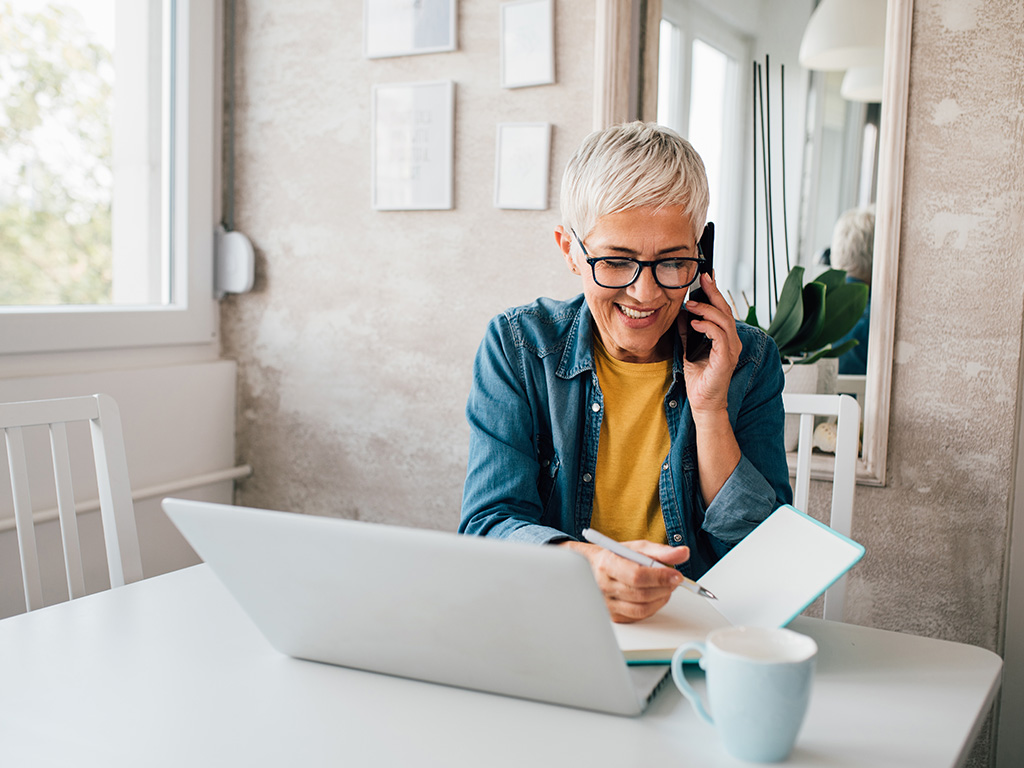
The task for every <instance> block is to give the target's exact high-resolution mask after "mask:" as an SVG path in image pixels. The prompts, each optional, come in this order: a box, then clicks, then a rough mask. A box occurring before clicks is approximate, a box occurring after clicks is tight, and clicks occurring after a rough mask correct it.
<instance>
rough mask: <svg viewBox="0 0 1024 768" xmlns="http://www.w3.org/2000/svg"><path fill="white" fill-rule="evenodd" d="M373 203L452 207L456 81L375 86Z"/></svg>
mask: <svg viewBox="0 0 1024 768" xmlns="http://www.w3.org/2000/svg"><path fill="white" fill-rule="evenodd" d="M372 109H373V118H372V122H373V137H372V138H373V140H372V145H373V158H372V166H373V171H372V173H373V183H372V188H373V192H372V194H373V207H374V208H375V209H376V210H378V211H424V210H447V209H450V208H452V207H453V201H454V196H453V189H452V187H453V172H454V151H455V141H454V137H455V130H454V119H455V83H454V82H452V81H451V80H441V81H436V82H422V83H398V84H387V85H375V86H374V87H373V108H372Z"/></svg>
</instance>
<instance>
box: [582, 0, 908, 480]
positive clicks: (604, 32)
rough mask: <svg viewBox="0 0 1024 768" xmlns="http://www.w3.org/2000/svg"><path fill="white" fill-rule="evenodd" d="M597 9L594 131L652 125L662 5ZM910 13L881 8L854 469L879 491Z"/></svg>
mask: <svg viewBox="0 0 1024 768" xmlns="http://www.w3.org/2000/svg"><path fill="white" fill-rule="evenodd" d="M596 1H597V9H596V17H595V24H594V27H595V34H596V38H595V42H594V128H595V130H597V129H600V128H604V127H607V126H609V125H614V124H615V123H621V122H625V121H627V120H634V119H643V120H654V119H655V115H656V114H657V62H658V26H659V21H660V19H661V0H596ZM913 11H914V2H913V0H889V2H888V4H887V8H886V27H885V68H884V74H883V81H882V104H883V105H885V106H884V108H883V109H882V116H881V124H880V126H879V147H878V189H877V194H876V203H875V247H874V262H873V265H872V277H871V326H870V330H869V336H868V345H869V346H868V366H867V371H868V373H867V377H866V381H865V398H864V399H865V403H864V410H863V418H864V435H863V448H862V450H861V458H860V459H858V462H857V465H858V466H857V482H858V483H861V484H864V485H877V486H881V485H885V480H886V476H885V472H886V453H887V450H888V445H889V398H890V394H891V391H892V355H893V346H894V341H895V334H896V284H897V273H898V268H899V251H900V225H901V220H900V218H901V213H902V207H903V162H904V156H905V149H906V134H907V95H908V93H909V90H910V42H911V27H912V21H913ZM622 62H626V65H625V66H624V65H623V64H622ZM815 460H816V465H815V466H812V477H815V478H820V479H827V480H831V479H832V472H831V467H829V466H828V465H830V464H831V463H832V462H831V460H830V458H829V457H824V456H815Z"/></svg>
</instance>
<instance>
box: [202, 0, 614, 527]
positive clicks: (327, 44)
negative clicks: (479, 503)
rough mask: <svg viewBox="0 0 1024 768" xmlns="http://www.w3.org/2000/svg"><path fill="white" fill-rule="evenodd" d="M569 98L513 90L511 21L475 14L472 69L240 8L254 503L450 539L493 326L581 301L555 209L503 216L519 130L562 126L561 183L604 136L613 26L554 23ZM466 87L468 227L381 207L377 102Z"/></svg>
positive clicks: (345, 1) (278, 9)
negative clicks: (375, 198) (251, 258)
mask: <svg viewBox="0 0 1024 768" xmlns="http://www.w3.org/2000/svg"><path fill="white" fill-rule="evenodd" d="M557 6H558V7H557V10H556V33H555V39H556V45H557V46H558V48H559V54H558V60H557V72H556V75H557V84H555V85H548V86H540V87H534V88H525V89H516V90H503V89H502V88H500V86H499V75H500V72H499V55H498V54H499V40H498V33H499V16H498V11H499V4H498V3H497V2H494V0H461V1H460V2H459V3H458V37H459V45H458V51H456V52H452V53H442V54H430V55H421V56H410V57H402V58H393V59H377V60H372V61H371V60H367V59H365V58H364V57H363V54H362V7H363V3H362V0H342V1H341V2H338V1H337V0H331V1H330V2H328V1H326V0H325V1H324V2H313V1H312V0H304V1H303V2H301V3H280V2H271V1H270V0H266V1H264V2H255V1H252V0H249V1H241V2H239V3H238V4H237V7H238V15H237V41H236V68H235V72H236V77H237V81H236V101H237V110H236V115H235V134H234V140H235V157H236V183H235V192H236V198H235V212H236V215H235V226H236V227H237V228H238V229H240V230H241V231H244V232H246V233H247V234H248V235H249V237H251V238H252V240H253V242H254V244H255V247H256V251H257V259H258V261H257V281H256V288H255V290H254V291H253V292H252V293H250V294H247V295H244V296H239V297H233V298H230V299H228V300H227V301H226V302H225V304H224V310H223V313H222V331H223V338H224V354H225V356H227V357H230V358H233V359H236V360H237V361H238V362H239V409H240V412H239V419H238V424H239V432H238V451H239V454H240V456H241V457H243V458H244V461H246V462H251V463H252V465H253V467H254V469H255V474H254V476H253V477H252V479H250V480H248V481H246V482H245V483H244V484H242V485H241V486H240V489H239V494H238V502H239V503H244V504H250V505H254V506H261V507H269V508H283V509H293V510H301V511H304V512H310V513H316V514H328V515H341V516H345V517H355V518H362V519H369V520H386V521H388V522H394V523H401V524H408V525H416V526H427V527H436V528H443V529H453V528H454V527H455V526H456V525H457V523H458V516H459V505H460V502H461V493H462V480H463V478H464V476H465V462H466V450H467V445H466V444H467V439H468V428H467V427H466V424H465V418H464V416H463V409H464V407H465V400H466V395H467V393H468V391H469V380H470V366H471V361H472V358H473V355H474V354H475V352H476V347H477V345H478V343H479V341H480V338H481V337H482V334H483V330H484V326H485V324H486V322H487V321H488V320H489V319H490V318H491V317H492V316H493V315H495V314H497V313H498V312H500V311H502V310H503V309H505V308H506V307H508V306H512V305H515V304H521V303H525V302H527V301H531V300H533V299H534V298H535V297H537V296H539V295H553V296H565V297H567V296H570V295H574V294H575V293H576V292H578V289H576V287H575V284H574V283H573V282H572V279H571V277H572V276H571V275H570V274H569V272H568V270H567V269H566V267H565V265H564V262H563V261H562V259H561V256H560V254H559V252H558V250H557V247H556V245H555V241H554V237H553V229H554V227H555V225H556V224H557V223H558V220H557V190H558V179H557V173H556V172H555V171H554V170H553V171H552V180H551V183H550V193H549V194H550V198H551V208H550V210H547V211H540V212H538V211H531V212H525V211H503V210H497V209H495V208H494V207H493V202H492V201H493V189H494V186H493V185H494V160H495V158H494V149H495V133H496V125H497V123H498V122H500V121H547V122H551V123H552V124H553V126H554V128H553V139H552V168H553V169H559V171H558V172H559V173H560V169H561V168H562V167H563V166H564V164H565V162H566V160H567V159H568V157H569V155H570V154H571V152H572V150H573V149H574V148H575V146H576V145H577V144H578V143H579V141H580V140H581V139H582V138H583V137H584V136H585V135H586V134H587V133H588V132H589V131H590V129H591V126H592V119H593V118H592V115H593V98H592V91H593V59H594V48H593V37H594V4H593V3H592V2H574V3H565V2H561V3H558V4H557ZM439 79H446V80H447V79H450V80H453V81H455V83H456V95H455V100H456V118H455V144H456V153H455V208H454V210H451V211H431V212H376V211H374V210H372V209H371V206H370V199H371V196H370V170H371V169H370V119H371V117H370V102H371V86H372V85H373V84H375V83H396V82H411V81H425V80H439Z"/></svg>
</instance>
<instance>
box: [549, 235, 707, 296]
mask: <svg viewBox="0 0 1024 768" xmlns="http://www.w3.org/2000/svg"><path fill="white" fill-rule="evenodd" d="M569 231H570V232H572V236H573V237H575V238H576V242H577V243H579V244H580V248H581V249H582V250H583V255H584V256H585V257H586V259H587V264H589V265H590V269H591V271H592V272H593V273H594V282H595V283H597V284H598V285H599V286H601V287H602V288H626V287H628V286H630V285H632V284H633V283H635V282H636V281H637V279H638V278H639V277H640V273H641V272H642V271H643V268H644V267H650V268H651V272H653V273H654V282H656V283H657V284H658V285H660V286H661V287H662V288H686V287H687V286H689V285H692V284H693V283H694V281H695V280H696V279H697V275H698V274H699V273H700V271H699V268H700V263H701V261H702V259H699V258H694V257H691V256H680V257H676V258H671V259H654V260H653V261H641V260H640V259H634V258H632V257H629V256H591V255H590V254H589V253H588V252H587V247H586V246H585V245H583V241H582V240H580V236H579V235H577V234H576V230H575V229H571V228H570V230H569Z"/></svg>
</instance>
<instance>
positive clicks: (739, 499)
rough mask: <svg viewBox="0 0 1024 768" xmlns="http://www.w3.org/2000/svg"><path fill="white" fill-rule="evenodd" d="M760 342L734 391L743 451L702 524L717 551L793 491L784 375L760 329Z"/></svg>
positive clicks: (772, 345)
mask: <svg viewBox="0 0 1024 768" xmlns="http://www.w3.org/2000/svg"><path fill="white" fill-rule="evenodd" d="M758 337H759V339H758V341H759V343H758V344H757V345H756V347H755V349H754V350H752V351H753V352H754V354H753V355H752V359H751V360H750V361H749V362H748V365H750V366H753V367H752V368H751V370H750V371H749V372H748V375H747V376H744V377H743V379H742V380H741V381H739V382H737V384H738V385H739V386H742V387H743V390H742V391H741V392H737V393H733V392H732V391H730V393H729V397H730V404H731V403H732V401H733V399H734V398H735V397H740V405H739V407H738V408H737V410H736V416H735V418H734V420H733V432H734V434H735V436H736V442H737V443H738V444H739V447H740V452H741V454H742V456H741V458H740V462H739V464H737V465H736V468H735V469H734V470H733V472H732V474H731V475H730V476H729V479H728V480H726V482H725V484H724V485H723V486H722V488H721V490H719V492H718V494H717V495H716V496H715V498H714V499H713V500H712V502H711V503H710V504H708V505H707V506H706V509H705V510H704V523H703V525H702V528H703V529H704V531H706V532H707V533H708V534H709V535H710V536H711V537H712V539H713V540H714V541H715V542H716V546H715V549H716V550H717V553H718V554H719V556H721V555H723V554H725V552H727V551H728V550H729V549H731V548H732V547H733V546H735V545H736V544H737V543H739V542H740V541H741V540H742V539H743V538H744V537H745V536H746V535H747V534H748V533H750V532H751V531H752V530H754V528H756V527H757V526H758V525H759V524H760V523H761V522H763V521H764V520H765V519H766V518H767V517H768V516H769V515H770V514H771V513H772V512H773V511H775V510H776V509H778V507H779V506H781V505H782V504H789V503H791V502H792V499H793V491H792V489H791V487H790V484H789V465H788V464H787V462H786V449H785V442H784V439H783V433H784V429H785V419H786V413H785V407H784V405H783V402H782V390H783V387H784V386H785V383H786V379H785V375H784V373H783V370H782V363H781V360H780V358H779V352H778V347H776V346H775V342H774V341H773V340H772V339H771V338H770V337H768V336H766V335H764V334H758Z"/></svg>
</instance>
